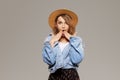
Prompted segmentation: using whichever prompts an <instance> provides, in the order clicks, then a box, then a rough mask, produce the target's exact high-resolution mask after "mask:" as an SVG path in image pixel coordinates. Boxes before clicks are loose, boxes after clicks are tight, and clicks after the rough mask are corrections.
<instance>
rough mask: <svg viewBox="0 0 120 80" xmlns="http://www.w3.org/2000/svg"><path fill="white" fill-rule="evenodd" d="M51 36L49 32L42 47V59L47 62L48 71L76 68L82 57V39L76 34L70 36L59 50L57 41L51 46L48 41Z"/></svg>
mask: <svg viewBox="0 0 120 80" xmlns="http://www.w3.org/2000/svg"><path fill="white" fill-rule="evenodd" d="M51 37H52V35H51V34H49V35H48V37H47V38H46V39H45V41H44V46H43V49H42V57H43V61H44V62H45V63H47V64H48V66H49V71H50V72H51V73H54V72H55V71H56V70H57V69H59V68H62V69H69V68H75V69H76V68H78V66H79V63H80V62H81V61H82V60H83V57H84V48H83V45H82V39H81V38H80V37H78V36H75V37H70V40H69V44H68V45H67V46H66V47H65V48H64V50H63V52H61V50H60V47H59V45H58V43H59V41H57V42H55V44H54V47H53V48H52V47H51V45H50V43H49V41H50V40H51Z"/></svg>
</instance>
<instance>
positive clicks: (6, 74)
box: [0, 0, 120, 80]
mask: <svg viewBox="0 0 120 80" xmlns="http://www.w3.org/2000/svg"><path fill="white" fill-rule="evenodd" d="M59 8H67V9H70V10H72V11H74V12H75V13H77V15H78V17H79V23H78V25H77V33H78V35H79V36H81V37H82V39H83V41H84V43H85V58H84V60H83V62H82V63H81V64H80V67H79V69H78V72H79V75H80V77H81V80H120V1H119V0H0V80H47V78H48V75H49V72H48V70H47V65H46V64H45V63H43V61H42V56H41V52H42V51H41V50H42V47H43V41H44V39H45V37H46V36H47V35H48V33H50V32H51V29H50V27H49V25H48V16H49V14H50V13H51V12H52V11H54V10H56V9H59Z"/></svg>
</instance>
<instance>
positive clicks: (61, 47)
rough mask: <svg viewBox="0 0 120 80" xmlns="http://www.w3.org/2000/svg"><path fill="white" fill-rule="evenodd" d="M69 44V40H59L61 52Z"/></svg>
mask: <svg viewBox="0 0 120 80" xmlns="http://www.w3.org/2000/svg"><path fill="white" fill-rule="evenodd" d="M67 44H69V42H67V43H62V42H59V47H60V50H61V52H62V51H63V49H64V48H65V47H66V45H67Z"/></svg>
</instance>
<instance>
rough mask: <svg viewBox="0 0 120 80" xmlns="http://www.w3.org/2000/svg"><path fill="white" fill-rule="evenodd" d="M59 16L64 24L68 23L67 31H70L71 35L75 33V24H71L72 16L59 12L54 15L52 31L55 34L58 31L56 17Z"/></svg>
mask: <svg viewBox="0 0 120 80" xmlns="http://www.w3.org/2000/svg"><path fill="white" fill-rule="evenodd" d="M60 16H61V17H62V18H63V19H64V20H65V22H66V24H67V25H69V29H68V33H70V34H71V35H73V34H74V33H75V26H73V25H72V24H71V22H72V18H71V17H70V16H69V15H67V14H60V15H58V16H57V17H56V19H55V24H54V28H53V33H54V34H57V33H58V32H59V30H58V28H57V20H58V17H60Z"/></svg>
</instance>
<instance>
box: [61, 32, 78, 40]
mask: <svg viewBox="0 0 120 80" xmlns="http://www.w3.org/2000/svg"><path fill="white" fill-rule="evenodd" d="M63 33H64V35H65V37H66V38H67V39H68V40H69V39H70V37H72V36H76V32H75V33H74V34H73V35H71V34H69V33H68V32H67V31H64V32H63Z"/></svg>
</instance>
